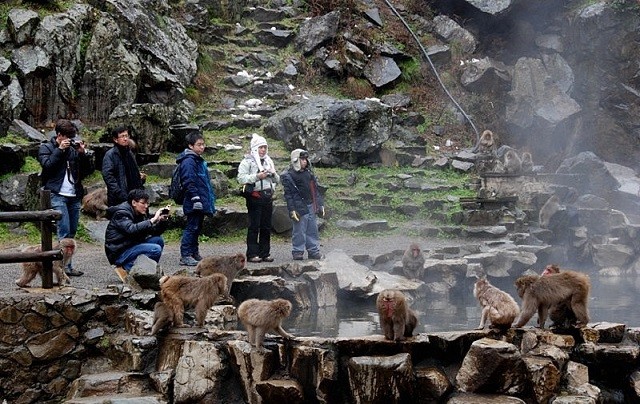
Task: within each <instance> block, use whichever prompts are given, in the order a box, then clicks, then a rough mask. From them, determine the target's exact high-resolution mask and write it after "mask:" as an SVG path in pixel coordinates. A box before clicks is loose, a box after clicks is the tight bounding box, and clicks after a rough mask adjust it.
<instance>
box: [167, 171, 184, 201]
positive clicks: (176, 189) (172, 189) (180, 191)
mask: <svg viewBox="0 0 640 404" xmlns="http://www.w3.org/2000/svg"><path fill="white" fill-rule="evenodd" d="M169 198H171V199H173V201H174V202H175V203H177V204H178V205H182V202H184V187H183V186H182V179H181V178H180V164H178V165H177V166H176V168H174V169H173V174H172V175H171V184H170V185H169Z"/></svg>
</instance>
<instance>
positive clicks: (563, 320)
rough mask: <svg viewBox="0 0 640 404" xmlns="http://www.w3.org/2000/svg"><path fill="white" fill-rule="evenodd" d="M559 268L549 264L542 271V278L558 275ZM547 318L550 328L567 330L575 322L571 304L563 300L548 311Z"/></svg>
mask: <svg viewBox="0 0 640 404" xmlns="http://www.w3.org/2000/svg"><path fill="white" fill-rule="evenodd" d="M559 273H560V267H559V266H558V265H556V264H549V265H547V266H546V267H545V268H544V271H542V276H547V275H553V274H559ZM549 318H550V319H551V321H552V322H553V324H552V327H562V328H568V327H571V326H572V325H574V324H575V323H576V321H577V319H576V315H575V314H574V313H573V310H571V302H570V301H568V300H565V301H564V302H561V303H559V304H557V305H555V306H552V307H551V308H550V309H549Z"/></svg>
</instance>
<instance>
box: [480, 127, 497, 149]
mask: <svg viewBox="0 0 640 404" xmlns="http://www.w3.org/2000/svg"><path fill="white" fill-rule="evenodd" d="M479 143H480V146H479V148H478V151H480V153H488V154H493V153H495V151H496V147H497V143H498V142H497V141H496V137H495V135H494V134H493V132H491V131H490V130H489V129H487V130H485V131H484V132H482V135H480V142H479Z"/></svg>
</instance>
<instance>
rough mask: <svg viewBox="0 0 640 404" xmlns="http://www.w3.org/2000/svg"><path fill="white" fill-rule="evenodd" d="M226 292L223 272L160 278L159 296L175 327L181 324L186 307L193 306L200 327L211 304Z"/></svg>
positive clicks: (225, 279) (225, 278)
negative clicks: (200, 276) (201, 275)
mask: <svg viewBox="0 0 640 404" xmlns="http://www.w3.org/2000/svg"><path fill="white" fill-rule="evenodd" d="M226 293H227V277H226V276H224V275H223V274H213V275H209V276H205V277H202V278H196V277H192V276H176V275H174V276H163V277H162V278H160V297H161V299H162V302H163V303H164V305H165V306H166V309H167V310H168V311H169V312H170V313H171V318H172V320H173V325H174V326H175V327H181V326H182V325H183V320H184V310H185V308H186V307H195V312H196V323H197V325H198V326H199V327H202V326H203V325H204V319H205V317H206V316H207V312H208V311H209V309H210V308H211V306H213V304H214V303H215V302H216V300H217V299H218V298H219V297H220V296H224V295H226Z"/></svg>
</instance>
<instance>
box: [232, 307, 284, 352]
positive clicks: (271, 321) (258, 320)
mask: <svg viewBox="0 0 640 404" xmlns="http://www.w3.org/2000/svg"><path fill="white" fill-rule="evenodd" d="M289 314H291V302H290V301H288V300H285V299H275V300H258V299H249V300H245V301H244V302H242V303H240V306H238V318H239V319H240V321H242V324H243V325H244V327H245V328H246V329H247V333H248V334H249V343H250V344H251V345H253V346H255V347H256V348H258V349H262V342H263V341H264V335H265V334H266V333H267V332H276V333H278V334H280V336H282V337H283V338H293V335H291V334H289V333H288V332H286V331H285V330H284V329H283V328H282V320H284V319H285V318H287V317H289Z"/></svg>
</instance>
